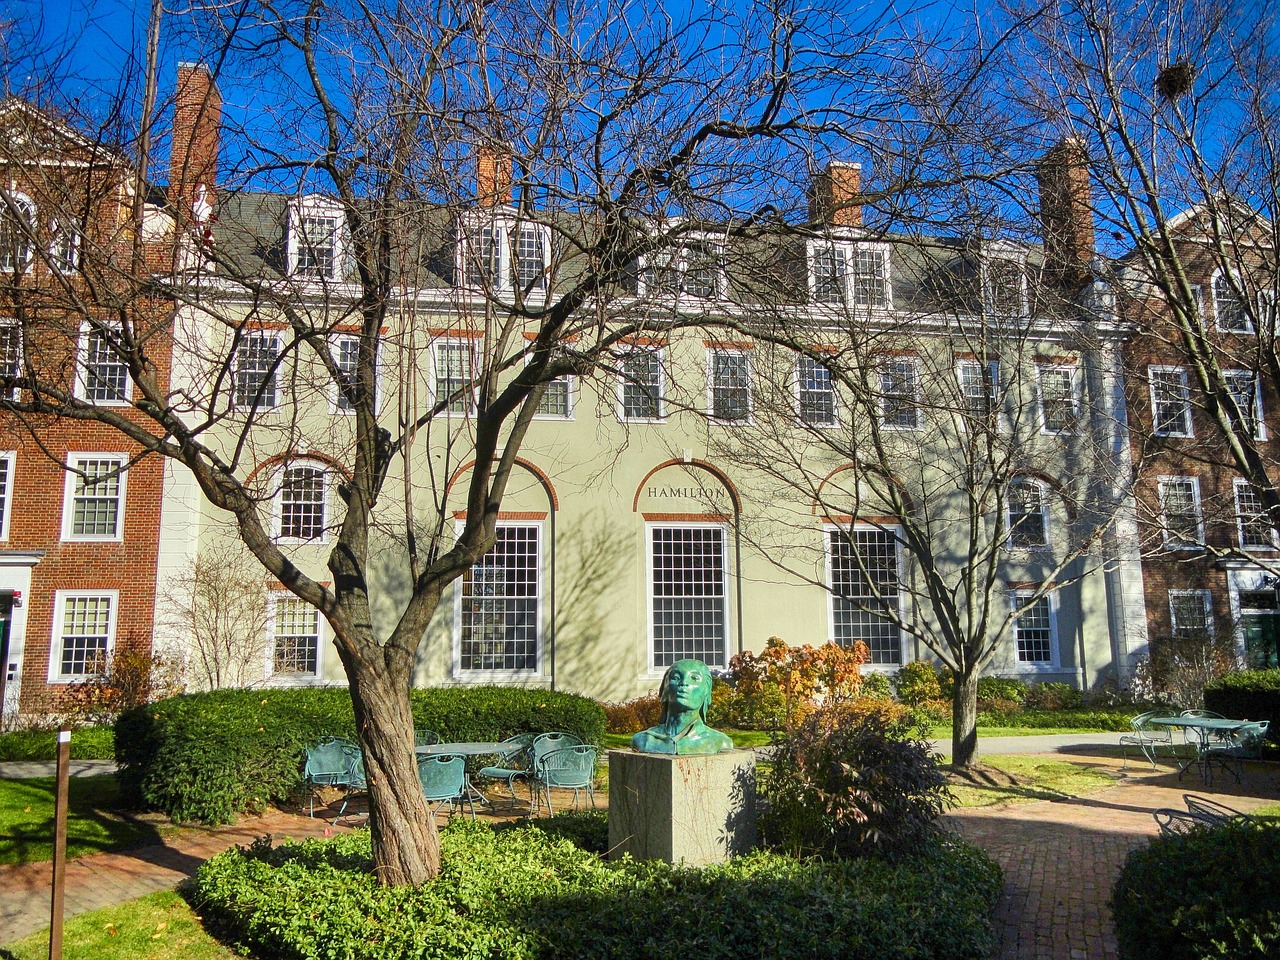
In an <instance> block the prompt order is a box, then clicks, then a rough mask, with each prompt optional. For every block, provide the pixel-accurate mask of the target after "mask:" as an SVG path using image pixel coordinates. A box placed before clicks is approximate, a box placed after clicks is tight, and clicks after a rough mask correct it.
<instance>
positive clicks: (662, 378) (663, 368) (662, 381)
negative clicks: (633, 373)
mask: <svg viewBox="0 0 1280 960" xmlns="http://www.w3.org/2000/svg"><path fill="white" fill-rule="evenodd" d="M642 353H644V354H650V355H651V356H652V357H653V359H654V361H655V363H656V370H657V383H656V385H654V386H655V388H656V391H657V414H658V415H657V416H656V417H644V416H631V415H629V414H628V413H627V405H626V390H627V387H628V386H630V387H632V388H636V387H637V386H638V384H637V383H636V382H635V381H633V380H632V379H631V378H629V377H627V376H626V374H625V372H624V369H623V368H624V367H625V366H626V364H627V361H628V360H629V359H630V358H631V357H633V356H635V355H637V354H642ZM666 360H667V351H666V348H665V347H659V346H633V347H629V348H627V349H626V350H624V351H623V352H622V353H620V354H619V355H618V379H617V385H616V391H617V392H616V413H617V415H618V419H619V420H620V421H622V422H623V423H663V422H665V421H666V419H667V363H666Z"/></svg>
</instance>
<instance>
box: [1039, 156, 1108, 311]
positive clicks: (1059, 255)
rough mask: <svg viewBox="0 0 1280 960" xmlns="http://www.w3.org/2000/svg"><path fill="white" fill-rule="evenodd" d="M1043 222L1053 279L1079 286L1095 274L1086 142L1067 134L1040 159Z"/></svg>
mask: <svg viewBox="0 0 1280 960" xmlns="http://www.w3.org/2000/svg"><path fill="white" fill-rule="evenodd" d="M1036 179H1037V180H1038V181H1039V183H1040V222H1041V224H1042V226H1043V229H1044V252H1045V272H1046V274H1047V276H1048V278H1049V279H1050V280H1053V281H1056V282H1057V283H1059V284H1061V285H1063V286H1066V287H1079V286H1081V285H1083V284H1084V283H1086V282H1087V281H1088V280H1089V277H1090V276H1091V275H1092V270H1091V269H1090V263H1091V261H1092V260H1093V254H1094V250H1093V191H1092V188H1091V185H1090V182H1089V157H1088V154H1087V153H1086V152H1085V145H1084V141H1083V140H1081V139H1080V138H1079V137H1074V136H1072V137H1067V138H1066V139H1065V140H1063V141H1062V142H1061V143H1059V144H1058V145H1057V146H1055V147H1053V148H1052V149H1051V150H1049V152H1048V153H1046V154H1045V155H1044V156H1043V157H1041V158H1040V163H1039V164H1038V165H1037V167H1036Z"/></svg>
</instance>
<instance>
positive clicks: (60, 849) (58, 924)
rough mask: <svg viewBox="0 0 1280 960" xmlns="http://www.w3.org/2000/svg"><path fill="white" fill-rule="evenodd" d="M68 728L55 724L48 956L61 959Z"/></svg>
mask: <svg viewBox="0 0 1280 960" xmlns="http://www.w3.org/2000/svg"><path fill="white" fill-rule="evenodd" d="M70 769H71V728H70V727H68V726H65V725H64V726H61V727H59V728H58V792H57V798H56V800H55V802H54V817H53V896H52V898H51V900H52V902H51V904H50V908H49V960H62V902H63V899H64V897H65V895H66V887H67V777H68V775H69V773H70Z"/></svg>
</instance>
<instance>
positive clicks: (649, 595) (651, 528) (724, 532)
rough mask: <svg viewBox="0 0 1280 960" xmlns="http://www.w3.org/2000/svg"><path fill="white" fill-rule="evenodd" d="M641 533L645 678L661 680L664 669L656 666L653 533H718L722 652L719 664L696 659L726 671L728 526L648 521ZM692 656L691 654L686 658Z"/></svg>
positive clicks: (729, 602) (730, 616)
mask: <svg viewBox="0 0 1280 960" xmlns="http://www.w3.org/2000/svg"><path fill="white" fill-rule="evenodd" d="M644 526H645V530H644V555H645V561H644V573H645V578H644V579H645V587H644V592H645V634H646V636H647V643H648V652H647V654H646V657H647V659H646V665H647V667H648V675H649V676H651V677H657V676H661V675H662V673H663V671H665V670H666V669H667V666H666V665H665V664H663V665H659V664H658V663H657V638H656V637H655V635H654V626H655V624H654V612H655V611H654V600H655V598H654V590H653V587H654V583H653V577H654V569H653V540H654V532H655V531H657V530H719V531H720V569H721V571H722V573H723V575H724V579H723V582H722V591H723V592H722V595H721V598H720V599H721V602H722V607H721V610H722V614H723V619H724V651H723V655H722V657H721V659H720V661H719V662H714V663H713V662H712V661H711V659H709V658H708V657H706V656H701V657H696V659H699V660H702V661H704V662H705V663H706V665H707V666H708V667H710V668H711V669H713V670H724V669H728V666H729V658H730V656H732V649H733V610H734V604H733V571H732V569H731V567H730V566H729V535H730V534H729V527H728V524H725V523H720V522H715V521H697V520H690V521H681V522H665V521H663V522H657V521H649V522H646V523H645V525H644ZM690 656H692V654H690ZM675 659H676V660H680V659H685V658H684V657H682V656H678V657H676V658H675Z"/></svg>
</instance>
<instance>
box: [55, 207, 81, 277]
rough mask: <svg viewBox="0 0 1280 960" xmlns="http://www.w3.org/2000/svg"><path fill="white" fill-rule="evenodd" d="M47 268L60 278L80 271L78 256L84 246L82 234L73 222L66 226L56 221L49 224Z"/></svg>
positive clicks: (77, 225)
mask: <svg viewBox="0 0 1280 960" xmlns="http://www.w3.org/2000/svg"><path fill="white" fill-rule="evenodd" d="M49 234H50V239H49V266H50V268H51V269H52V270H53V271H54V272H55V273H58V274H61V275H62V276H70V275H72V274H74V273H78V272H79V270H80V255H81V250H82V248H83V245H84V232H83V231H82V230H81V228H80V225H79V224H78V223H75V222H74V221H73V222H72V223H71V224H70V225H69V227H68V226H64V225H62V224H60V223H59V222H58V221H57V220H51V221H50V222H49Z"/></svg>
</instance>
